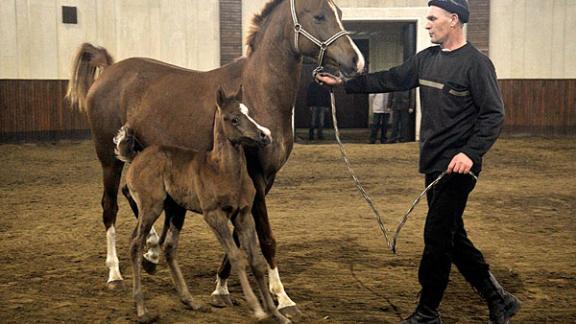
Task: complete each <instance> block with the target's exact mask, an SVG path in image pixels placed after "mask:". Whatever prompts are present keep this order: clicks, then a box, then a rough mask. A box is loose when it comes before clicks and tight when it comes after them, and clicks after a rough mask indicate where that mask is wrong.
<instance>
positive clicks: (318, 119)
mask: <svg viewBox="0 0 576 324" xmlns="http://www.w3.org/2000/svg"><path fill="white" fill-rule="evenodd" d="M306 105H307V106H308V107H309V108H310V114H311V116H310V129H309V130H308V139H309V140H311V141H312V140H314V129H317V133H316V134H317V138H318V139H319V140H322V139H324V134H323V133H322V130H323V128H324V121H325V116H326V112H327V111H328V110H329V108H328V107H330V91H329V90H328V89H326V87H323V86H321V85H320V84H318V83H317V82H315V81H312V82H310V84H309V85H308V91H307V95H306Z"/></svg>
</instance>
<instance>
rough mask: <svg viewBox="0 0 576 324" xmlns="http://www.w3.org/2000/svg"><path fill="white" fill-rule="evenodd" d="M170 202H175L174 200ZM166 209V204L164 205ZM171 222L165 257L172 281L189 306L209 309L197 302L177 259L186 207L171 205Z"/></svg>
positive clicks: (165, 243)
mask: <svg viewBox="0 0 576 324" xmlns="http://www.w3.org/2000/svg"><path fill="white" fill-rule="evenodd" d="M169 203H174V202H173V201H172V200H171V201H170V202H169ZM164 206H165V207H164V209H165V211H166V204H165V205H164ZM169 208H170V213H171V216H170V218H169V219H170V223H169V224H168V225H169V226H170V228H169V229H168V230H167V234H166V240H165V241H164V246H163V247H164V257H165V258H166V262H167V263H168V266H169V267H170V274H171V275H172V281H173V282H174V286H175V287H176V291H177V292H178V296H179V297H180V301H181V302H182V303H183V304H184V305H185V306H186V307H187V308H190V309H193V310H200V311H209V310H210V308H207V307H205V306H203V305H201V304H199V303H195V302H194V300H193V298H192V295H191V294H190V291H189V290H188V286H187V285H186V280H184V276H183V275H182V271H181V270H180V266H179V264H178V261H177V260H176V254H177V251H178V238H179V236H180V231H181V230H182V226H183V225H184V216H185V214H186V209H184V208H182V207H180V206H178V205H177V204H176V203H174V205H173V206H170V207H169Z"/></svg>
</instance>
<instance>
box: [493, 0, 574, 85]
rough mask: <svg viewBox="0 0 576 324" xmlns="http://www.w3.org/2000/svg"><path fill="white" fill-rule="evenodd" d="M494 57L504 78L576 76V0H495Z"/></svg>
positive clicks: (499, 75) (501, 76)
mask: <svg viewBox="0 0 576 324" xmlns="http://www.w3.org/2000/svg"><path fill="white" fill-rule="evenodd" d="M490 57H491V59H492V61H493V62H494V65H495V66H496V71H497V74H498V78H500V79H512V78H514V79H516V78H517V79H530V78H537V79H544V78H559V79H561V78H572V79H573V78H576V64H575V62H576V0H539V1H534V0H492V1H491V8H490Z"/></svg>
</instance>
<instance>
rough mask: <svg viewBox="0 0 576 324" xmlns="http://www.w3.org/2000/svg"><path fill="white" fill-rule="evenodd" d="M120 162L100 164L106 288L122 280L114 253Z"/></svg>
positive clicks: (113, 286) (122, 164) (119, 284)
mask: <svg viewBox="0 0 576 324" xmlns="http://www.w3.org/2000/svg"><path fill="white" fill-rule="evenodd" d="M123 166H124V163H123V162H122V161H119V160H116V159H113V160H111V161H110V163H105V162H102V175H103V181H104V193H103V195H102V221H103V222H104V226H105V227H106V266H107V267H108V287H109V288H112V289H113V288H116V287H118V286H121V285H122V282H123V280H124V278H122V274H121V273H120V262H119V260H118V255H117V253H116V228H115V224H116V215H117V214H118V199H117V196H118V187H119V186H120V177H121V175H122V167H123Z"/></svg>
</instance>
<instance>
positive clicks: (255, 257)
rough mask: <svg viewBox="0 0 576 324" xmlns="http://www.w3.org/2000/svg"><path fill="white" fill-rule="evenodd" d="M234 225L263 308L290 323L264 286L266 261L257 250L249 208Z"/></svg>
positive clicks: (285, 323)
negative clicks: (256, 285)
mask: <svg viewBox="0 0 576 324" xmlns="http://www.w3.org/2000/svg"><path fill="white" fill-rule="evenodd" d="M234 227H235V230H236V232H237V233H238V237H239V240H240V246H241V247H242V249H243V250H245V251H246V253H247V254H248V260H249V261H250V267H251V269H252V273H253V274H254V278H255V279H256V283H257V284H258V288H259V290H260V294H261V296H262V300H263V303H264V308H265V310H266V311H267V312H268V313H271V314H273V315H274V317H276V319H277V320H278V321H279V322H280V323H284V324H287V323H291V321H290V320H289V319H287V318H286V317H284V316H283V315H282V314H280V312H279V311H278V309H276V306H275V305H274V300H272V296H271V295H270V292H268V289H267V287H266V278H265V275H266V261H265V260H264V258H263V257H262V255H261V254H260V252H259V251H258V241H257V239H256V229H255V226H254V219H253V217H252V216H251V215H250V210H249V209H248V208H246V210H243V211H241V212H240V214H239V215H238V216H237V217H236V218H235V219H234Z"/></svg>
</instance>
